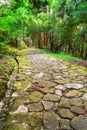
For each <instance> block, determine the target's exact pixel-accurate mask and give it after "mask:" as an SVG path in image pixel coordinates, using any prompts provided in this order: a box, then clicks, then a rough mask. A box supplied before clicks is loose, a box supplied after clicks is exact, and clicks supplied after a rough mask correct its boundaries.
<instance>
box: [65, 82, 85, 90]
mask: <svg viewBox="0 0 87 130" xmlns="http://www.w3.org/2000/svg"><path fill="white" fill-rule="evenodd" d="M66 87H67V88H73V89H80V88H83V85H82V84H77V83H69V84H66Z"/></svg>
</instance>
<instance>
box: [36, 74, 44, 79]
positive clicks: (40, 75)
mask: <svg viewBox="0 0 87 130" xmlns="http://www.w3.org/2000/svg"><path fill="white" fill-rule="evenodd" d="M43 74H44V73H39V74H37V75H35V77H34V79H40V78H42V77H43Z"/></svg>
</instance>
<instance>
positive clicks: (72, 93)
mask: <svg viewBox="0 0 87 130" xmlns="http://www.w3.org/2000/svg"><path fill="white" fill-rule="evenodd" d="M82 94H83V93H82V92H79V91H78V90H71V91H69V92H68V93H66V97H69V98H71V97H79V96H81V95H82Z"/></svg>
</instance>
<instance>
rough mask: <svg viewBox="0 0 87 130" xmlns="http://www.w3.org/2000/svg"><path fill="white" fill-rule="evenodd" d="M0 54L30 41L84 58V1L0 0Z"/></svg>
mask: <svg viewBox="0 0 87 130" xmlns="http://www.w3.org/2000/svg"><path fill="white" fill-rule="evenodd" d="M0 1H1V2H0V57H1V58H2V57H3V55H4V54H7V53H10V52H11V50H9V49H8V48H9V47H10V46H12V47H15V48H19V49H22V48H25V47H26V46H25V44H26V45H28V46H29V45H30V44H33V45H35V46H36V47H38V48H46V49H50V50H51V51H53V52H67V53H70V54H73V55H74V56H77V57H81V58H83V59H87V1H86V0H7V1H6V0H5V1H4V0H0Z"/></svg>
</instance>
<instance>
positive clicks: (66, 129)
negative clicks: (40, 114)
mask: <svg viewBox="0 0 87 130" xmlns="http://www.w3.org/2000/svg"><path fill="white" fill-rule="evenodd" d="M60 127H61V129H63V130H71V127H70V121H69V120H68V119H61V120H60Z"/></svg>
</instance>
